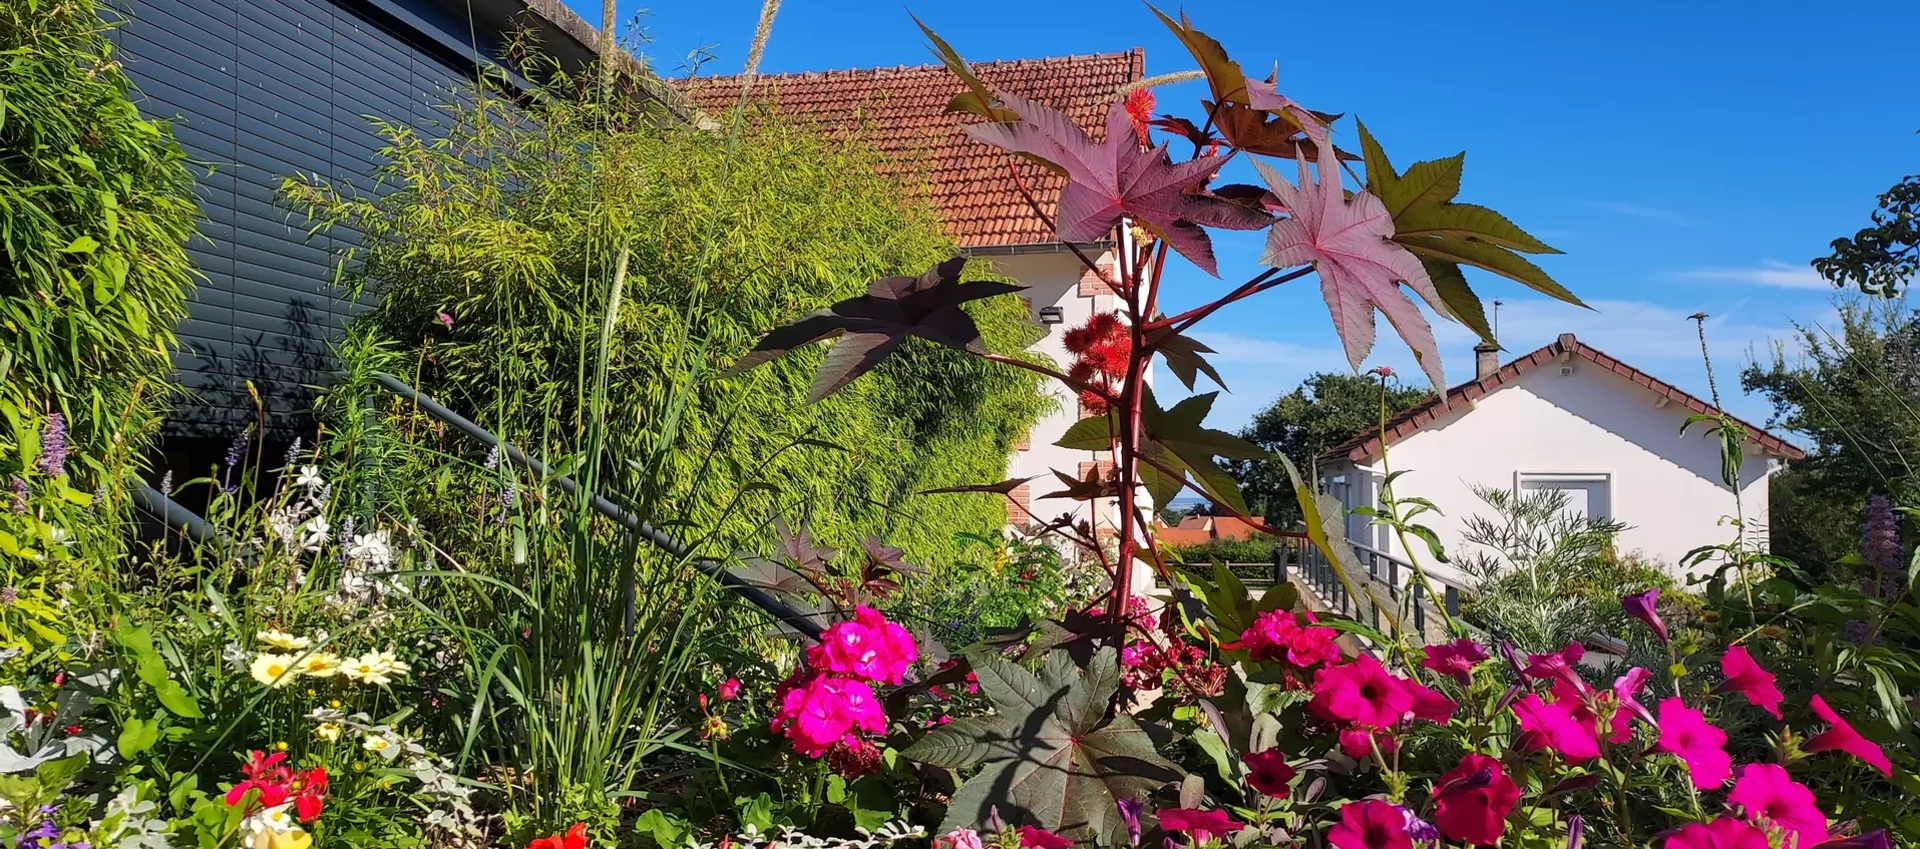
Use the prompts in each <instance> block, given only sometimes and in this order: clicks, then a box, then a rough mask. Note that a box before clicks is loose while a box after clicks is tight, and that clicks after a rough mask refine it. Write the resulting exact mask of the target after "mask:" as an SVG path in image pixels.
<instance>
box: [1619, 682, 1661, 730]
mask: <svg viewBox="0 0 1920 849" xmlns="http://www.w3.org/2000/svg"><path fill="white" fill-rule="evenodd" d="M1651 680H1653V673H1651V672H1648V671H1647V670H1645V669H1642V668H1640V667H1638V666H1636V667H1634V668H1632V669H1629V670H1627V672H1626V674H1625V675H1622V676H1620V677H1618V678H1615V679H1613V701H1614V703H1615V704H1617V705H1619V706H1620V708H1621V713H1629V714H1632V715H1633V716H1637V717H1640V718H1641V719H1642V720H1645V721H1646V723H1647V724H1648V725H1656V726H1657V725H1659V724H1660V723H1659V722H1658V721H1656V720H1655V719H1654V718H1653V713H1652V712H1651V711H1649V710H1647V708H1646V706H1645V705H1642V704H1640V694H1641V693H1642V692H1644V691H1645V690H1646V689H1647V682H1648V681H1651ZM1616 716H1618V714H1616ZM1619 730H1620V722H1619V720H1618V719H1616V720H1615V721H1614V731H1615V736H1618V732H1619ZM1628 736H1632V731H1630V730H1629V731H1628ZM1613 742H1615V743H1624V742H1626V741H1625V740H1614V741H1613Z"/></svg>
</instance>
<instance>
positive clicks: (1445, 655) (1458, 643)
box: [1420, 637, 1487, 687]
mask: <svg viewBox="0 0 1920 849" xmlns="http://www.w3.org/2000/svg"><path fill="white" fill-rule="evenodd" d="M1486 659H1487V650H1486V649H1485V648H1483V647H1481V645H1480V644H1479V643H1476V642H1474V641H1472V640H1469V639H1467V638H1465V637H1461V638H1460V639H1457V640H1454V641H1453V642H1451V643H1443V644H1441V645H1435V646H1427V656H1426V658H1425V659H1423V660H1421V661H1420V665H1421V666H1424V667H1426V668H1428V669H1431V670H1433V671H1435V672H1438V673H1440V674H1441V675H1445V676H1448V677H1450V678H1452V679H1453V680H1455V681H1458V682H1460V686H1462V687H1464V686H1466V685H1468V684H1470V683H1473V667H1475V666H1477V665H1479V663H1480V662H1481V661H1483V660H1486Z"/></svg>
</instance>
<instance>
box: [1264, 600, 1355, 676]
mask: <svg viewBox="0 0 1920 849" xmlns="http://www.w3.org/2000/svg"><path fill="white" fill-rule="evenodd" d="M1339 636H1340V633H1339V632H1338V631H1335V630H1333V629H1332V628H1323V627H1318V626H1313V625H1307V624H1303V623H1302V622H1301V621H1300V620H1299V618H1298V617H1297V616H1295V614H1293V613H1292V612H1289V611H1284V610H1269V611H1267V612H1265V613H1262V614H1260V616H1259V617H1258V618H1256V619H1254V620H1253V626H1252V627H1249V628H1248V629H1247V630H1246V631H1245V632H1243V633H1241V635H1240V647H1241V648H1244V649H1246V650H1247V651H1248V653H1250V654H1252V655H1253V659H1254V660H1259V661H1269V662H1283V661H1284V662H1286V663H1288V664H1291V665H1293V666H1296V667H1299V668H1301V669H1310V668H1313V667H1314V666H1318V665H1321V664H1328V663H1337V662H1339V660H1340V647H1339V646H1338V645H1337V644H1335V642H1334V640H1336V639H1337V638H1338V637H1339Z"/></svg>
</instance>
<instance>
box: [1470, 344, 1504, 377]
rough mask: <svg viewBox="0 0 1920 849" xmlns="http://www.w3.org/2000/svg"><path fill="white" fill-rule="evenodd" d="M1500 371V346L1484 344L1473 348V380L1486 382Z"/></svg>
mask: <svg viewBox="0 0 1920 849" xmlns="http://www.w3.org/2000/svg"><path fill="white" fill-rule="evenodd" d="M1499 370H1500V346H1498V345H1491V344H1488V343H1486V342H1482V343H1480V344H1478V345H1475V346H1473V379H1474V380H1486V379H1487V378H1489V377H1492V376H1493V373H1494V372H1496V371H1499Z"/></svg>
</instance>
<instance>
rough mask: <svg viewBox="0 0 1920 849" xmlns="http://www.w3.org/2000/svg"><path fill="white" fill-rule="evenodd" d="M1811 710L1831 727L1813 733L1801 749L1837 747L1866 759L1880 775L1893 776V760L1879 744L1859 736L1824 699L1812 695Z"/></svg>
mask: <svg viewBox="0 0 1920 849" xmlns="http://www.w3.org/2000/svg"><path fill="white" fill-rule="evenodd" d="M1813 712H1814V713H1816V714H1819V716H1820V718H1821V719H1824V720H1826V721H1827V722H1829V723H1832V725H1833V727H1832V728H1829V729H1827V730H1825V731H1822V732H1820V733H1819V734H1815V735H1813V737H1811V738H1809V739H1808V740H1807V742H1805V743H1802V744H1800V748H1801V749H1802V750H1803V751H1807V752H1825V751H1828V750H1831V749H1839V750H1840V751H1842V752H1846V753H1847V754H1849V755H1852V756H1854V757H1856V758H1859V759H1861V760H1863V761H1866V762H1867V763H1868V764H1870V765H1872V766H1873V768H1874V769H1877V770H1880V774H1881V775H1884V776H1887V777H1889V778H1891V777H1893V762H1892V761H1889V760H1887V753H1886V752H1883V751H1881V750H1880V746H1879V744H1877V743H1875V742H1873V741H1872V740H1868V739H1867V738H1865V737H1862V736H1860V732H1858V731H1855V730H1853V726H1851V725H1848V724H1847V721H1846V720H1844V719H1841V718H1840V714H1837V713H1834V712H1833V708H1830V707H1827V700H1826V699H1823V698H1820V697H1819V696H1814V697H1813Z"/></svg>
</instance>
